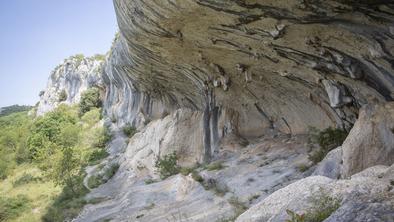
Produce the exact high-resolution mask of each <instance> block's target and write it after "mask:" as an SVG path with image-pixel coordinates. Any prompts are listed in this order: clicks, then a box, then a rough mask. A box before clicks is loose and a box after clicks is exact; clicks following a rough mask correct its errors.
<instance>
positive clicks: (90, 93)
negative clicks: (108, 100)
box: [79, 87, 102, 116]
mask: <svg viewBox="0 0 394 222" xmlns="http://www.w3.org/2000/svg"><path fill="white" fill-rule="evenodd" d="M101 105H102V104H101V99H100V90H99V89H98V88H96V87H94V88H91V89H88V90H86V91H85V92H83V93H82V95H81V102H80V104H79V114H80V116H82V115H84V114H85V113H87V112H89V111H90V110H92V109H93V108H100V107H101Z"/></svg>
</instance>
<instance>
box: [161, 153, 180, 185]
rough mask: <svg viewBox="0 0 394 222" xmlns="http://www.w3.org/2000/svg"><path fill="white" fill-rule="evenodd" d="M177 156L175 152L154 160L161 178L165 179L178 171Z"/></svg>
mask: <svg viewBox="0 0 394 222" xmlns="http://www.w3.org/2000/svg"><path fill="white" fill-rule="evenodd" d="M177 162H178V157H177V155H176V152H173V153H171V154H167V155H165V156H164V157H163V158H159V159H158V160H157V161H156V167H157V170H158V172H159V174H160V177H161V178H162V179H166V178H168V177H170V176H172V175H175V174H178V173H179V170H180V169H179V166H178V164H177Z"/></svg>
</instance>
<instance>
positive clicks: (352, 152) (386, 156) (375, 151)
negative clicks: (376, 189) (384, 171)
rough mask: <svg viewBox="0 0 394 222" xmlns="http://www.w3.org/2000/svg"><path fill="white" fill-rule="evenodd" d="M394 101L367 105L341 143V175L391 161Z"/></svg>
mask: <svg viewBox="0 0 394 222" xmlns="http://www.w3.org/2000/svg"><path fill="white" fill-rule="evenodd" d="M393 130H394V102H390V103H385V104H378V103H375V104H369V105H367V106H365V107H363V108H362V109H361V111H360V115H359V119H358V120H357V122H356V124H355V125H354V127H353V129H352V130H351V131H350V134H349V136H348V137H347V138H346V140H345V142H344V143H343V145H342V150H343V156H342V160H343V168H342V177H349V176H351V175H353V174H355V173H357V172H360V171H362V170H364V169H366V168H368V167H371V166H375V165H391V164H393V163H394V131H393Z"/></svg>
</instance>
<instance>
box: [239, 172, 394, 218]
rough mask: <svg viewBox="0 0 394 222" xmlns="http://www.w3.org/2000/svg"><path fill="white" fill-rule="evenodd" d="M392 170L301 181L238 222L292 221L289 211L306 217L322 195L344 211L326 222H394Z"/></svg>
mask: <svg viewBox="0 0 394 222" xmlns="http://www.w3.org/2000/svg"><path fill="white" fill-rule="evenodd" d="M392 168H393V166H392V167H391V168H389V167H383V166H376V167H372V168H370V169H367V170H366V171H365V172H361V173H360V174H356V175H354V176H352V177H351V178H350V179H347V180H332V179H329V178H327V177H322V176H312V177H308V178H305V179H302V180H299V181H297V182H295V183H293V184H291V185H289V186H287V187H285V188H283V189H280V190H278V191H276V192H275V193H273V194H272V195H270V196H269V197H267V198H266V199H264V200H263V201H261V202H260V203H258V204H256V205H255V206H253V207H252V208H251V209H249V210H248V211H246V212H245V213H243V214H242V215H241V216H240V217H239V218H238V219H237V220H236V221H237V222H254V221H259V222H263V221H264V222H265V221H270V222H274V221H275V222H276V221H278V222H279V221H284V220H285V219H286V218H289V216H288V215H287V214H286V210H288V209H289V210H292V211H295V212H297V213H298V214H303V213H306V212H308V210H309V209H311V208H312V207H313V204H315V202H316V200H314V199H315V198H316V197H320V196H321V195H322V194H323V195H327V196H329V197H332V198H338V199H339V200H340V207H339V208H338V209H337V210H335V212H334V213H333V214H331V216H330V217H329V218H327V219H326V220H325V221H382V222H383V221H393V218H394V201H393V199H392V197H393V195H394V193H393V190H392V189H393V185H392V184H391V181H392V177H393V175H392ZM389 172H390V173H389ZM387 173H389V174H387ZM383 175H385V176H383ZM323 201H324V199H323Z"/></svg>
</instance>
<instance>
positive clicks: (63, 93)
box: [58, 89, 68, 102]
mask: <svg viewBox="0 0 394 222" xmlns="http://www.w3.org/2000/svg"><path fill="white" fill-rule="evenodd" d="M67 97H68V96H67V92H66V90H64V89H63V90H62V91H61V92H60V94H59V100H58V101H59V102H64V101H66V100H67Z"/></svg>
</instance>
